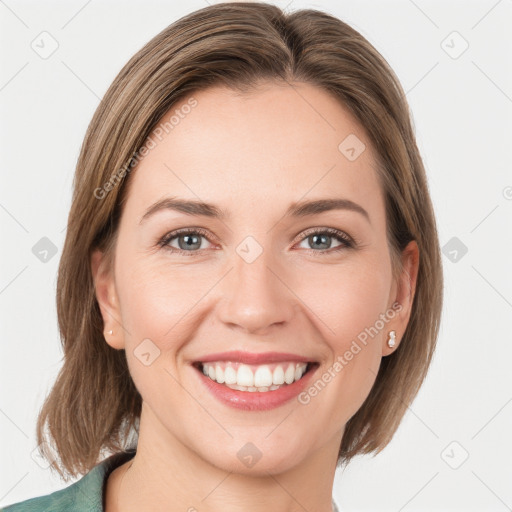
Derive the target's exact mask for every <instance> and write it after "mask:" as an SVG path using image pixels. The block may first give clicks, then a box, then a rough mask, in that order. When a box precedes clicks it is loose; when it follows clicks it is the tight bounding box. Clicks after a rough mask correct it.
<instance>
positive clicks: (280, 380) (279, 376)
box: [272, 366, 284, 384]
mask: <svg viewBox="0 0 512 512" xmlns="http://www.w3.org/2000/svg"><path fill="white" fill-rule="evenodd" d="M272 382H273V383H274V384H284V370H283V367H282V366H276V368H275V370H274V373H273V374H272Z"/></svg>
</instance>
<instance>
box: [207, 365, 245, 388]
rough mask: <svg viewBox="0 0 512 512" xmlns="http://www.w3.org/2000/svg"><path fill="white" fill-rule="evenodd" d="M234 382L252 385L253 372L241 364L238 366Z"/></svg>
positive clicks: (240, 384)
mask: <svg viewBox="0 0 512 512" xmlns="http://www.w3.org/2000/svg"><path fill="white" fill-rule="evenodd" d="M214 378H215V377H214ZM236 383H237V384H238V385H239V386H249V387H251V386H254V374H253V373H252V370H251V369H250V368H249V367H248V366H247V365H245V364H241V365H240V366H239V367H238V372H237V374H236Z"/></svg>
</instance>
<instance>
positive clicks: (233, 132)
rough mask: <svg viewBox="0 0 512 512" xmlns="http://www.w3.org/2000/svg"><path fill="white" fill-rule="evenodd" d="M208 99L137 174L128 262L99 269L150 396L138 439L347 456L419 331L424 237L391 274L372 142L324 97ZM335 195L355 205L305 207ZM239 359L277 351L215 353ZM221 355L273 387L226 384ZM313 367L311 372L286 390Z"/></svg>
mask: <svg viewBox="0 0 512 512" xmlns="http://www.w3.org/2000/svg"><path fill="white" fill-rule="evenodd" d="M193 98H194V99H195V101H193V100H191V101H189V102H188V101H187V100H185V101H183V102H181V103H180V104H177V105H176V106H175V107H173V109H172V112H169V113H168V114H167V115H166V116H165V118H164V119H162V122H161V124H160V126H161V128H160V129H157V131H155V133H154V134H153V135H152V136H151V140H148V142H147V144H146V147H147V148H148V152H147V153H146V152H144V155H145V156H144V157H143V158H142V159H141V161H140V163H139V164H138V166H137V167H136V168H135V169H134V170H132V171H131V172H132V173H133V175H132V176H130V180H133V181H132V183H131V185H130V190H129V194H128V198H127V202H126V204H125V207H124V210H123V214H122V218H121V221H120V227H119V230H120V231H119V238H118V241H117V246H116V256H115V264H114V267H113V269H112V272H111V273H106V274H105V276H104V277H101V276H100V275H99V274H97V275H96V287H97V295H98V300H99V302H100V305H101V309H102V313H103V316H104V320H105V328H106V329H110V328H112V329H113V330H114V334H113V335H112V336H109V335H107V338H108V342H109V343H110V345H111V346H113V347H114V348H116V349H125V350H126V358H127V361H128V365H129V369H130V373H131V376H132V378H133V380H134V382H135V385H136V386H137V389H138V390H139V392H140V394H141V395H142V398H143V401H144V407H143V420H142V421H143V422H144V425H145V427H144V429H142V430H141V438H142V436H145V442H146V443H149V444H151V443H153V445H154V446H159V449H165V448H162V447H165V446H167V445H169V446H170V445H171V444H173V443H174V444H175V443H176V442H179V443H180V445H181V446H184V447H186V448H187V449H189V450H191V451H192V452H194V453H195V454H197V455H198V456H199V457H200V458H201V459H203V460H205V461H208V462H209V463H211V464H214V465H215V466H217V467H220V468H223V469H225V470H228V471H235V472H244V471H245V472H252V473H255V472H265V471H268V470H270V469H272V471H283V470H286V469H289V468H292V467H294V466H296V465H298V464H301V463H305V462H306V461H308V460H312V459H311V458H312V457H314V456H315V454H319V453H322V454H323V456H328V457H329V458H331V459H332V461H335V459H336V457H337V450H338V447H339V443H340V440H341V436H342V433H343V428H344V425H345V423H346V422H347V421H348V420H349V419H350V417H351V416H352V415H354V413H355V412H356V411H357V410H358V409H359V408H360V406H361V405H362V403H363V401H364V400H365V398H366V397H367V395H368V393H369V392H370V389H371V387H372V385H373V384H374V381H375V378H376V374H377V371H378V368H379V364H380V361H381V358H382V357H383V356H385V355H388V354H390V353H391V351H392V350H391V349H389V348H388V347H387V344H386V341H387V339H388V333H389V331H390V330H392V329H394V330H396V333H397V344H398V342H399V340H400V338H401V336H402V334H403V332H404V330H405V327H406V323H407V319H408V315H409V312H410V305H411V302H412V295H413V293H414V284H415V278H416V266H417V252H415V251H416V250H417V247H416V245H415V244H414V243H413V244H412V246H410V247H412V249H411V251H409V253H407V254H406V253H404V255H406V256H407V258H405V256H404V264H405V270H404V274H403V275H402V278H401V280H398V281H397V282H394V281H393V280H392V274H391V260H390V254H389V250H388V244H387V239H386V219H385V209H384V197H383V193H382V191H381V189H380V187H379V184H378V181H377V174H376V171H375V169H374V165H375V164H374V162H375V160H374V155H373V153H372V148H371V147H370V141H369V140H368V138H367V135H366V134H365V132H364V130H363V129H362V127H361V126H360V125H359V124H358V123H357V122H356V121H355V119H354V118H353V117H352V116H351V115H350V114H349V113H348V110H346V109H345V108H344V107H343V106H341V105H340V104H339V102H338V101H337V100H335V99H334V98H333V97H331V96H330V95H328V94H327V93H326V92H324V91H323V90H321V89H319V88H316V87H315V86H312V85H306V84H296V85H295V86H294V87H293V88H292V87H290V86H280V85H276V84H270V83H267V84H265V86H264V87H262V88H260V89H259V90H258V92H254V93H251V94H244V95H242V94H239V93H235V92H233V91H232V90H230V89H225V88H221V87H216V88H210V89H208V90H205V91H201V92H199V93H196V94H194V95H193ZM185 105H189V106H190V107H186V106H185ZM184 106H185V107H184ZM176 111H177V112H176ZM171 116H174V117H173V118H172V119H171ZM165 121H169V124H168V125H167V127H166V129H162V124H163V123H165ZM169 127H172V128H171V129H170V128H169ZM166 198H167V199H169V200H170V199H172V200H173V201H180V202H182V203H184V202H189V201H191V202H194V204H196V205H197V204H199V203H201V204H202V206H182V207H175V208H173V207H171V206H172V204H171V201H169V202H168V204H167V206H168V207H162V205H163V203H160V202H161V201H163V200H165V199H166ZM328 200H330V201H332V200H336V201H339V200H344V201H346V203H345V207H344V204H343V203H339V204H338V207H332V208H329V207H324V206H325V204H326V203H324V206H322V203H318V204H317V206H316V207H314V205H313V206H309V207H308V206H306V205H308V204H310V203H311V204H312V203H314V202H317V201H328ZM157 203H160V207H157V208H153V205H155V204H157ZM206 204H208V205H210V206H205V205H206ZM333 205H334V203H331V206H333ZM347 205H348V206H347ZM327 206H329V204H327ZM148 212H149V213H148ZM185 229H187V230H190V233H181V234H177V233H176V234H172V235H169V233H171V232H174V231H176V230H185ZM198 231H200V232H199V233H198ZM326 231H327V232H326ZM166 236H167V239H165V238H164V237H166ZM409 256H410V257H409ZM99 257H100V255H99V253H96V254H95V256H94V258H93V270H94V272H95V273H96V269H97V264H98V263H99V261H100V260H99ZM411 294H412V295H411ZM397 302H398V306H397V305H396V304H397ZM394 303H395V308H393V307H392V306H393V304H394ZM395 350H396V347H395ZM229 351H241V352H243V353H244V354H242V355H245V356H247V357H249V356H251V355H260V356H262V357H261V359H260V360H258V361H256V359H246V360H244V359H243V358H242V359H241V361H242V362H244V363H247V364H244V365H242V364H241V363H240V361H238V362H237V357H236V354H228V355H215V354H218V353H221V352H229ZM269 353H273V355H274V356H275V353H278V354H283V353H286V354H288V355H284V356H281V357H280V356H279V355H278V356H275V357H273V356H272V354H269ZM238 355H240V354H238ZM206 359H208V360H210V359H213V360H214V361H210V366H211V367H212V368H216V365H215V364H214V362H215V361H218V362H219V368H220V370H217V371H216V372H215V373H214V372H213V370H209V369H208V368H206V371H207V372H209V371H212V375H213V376H214V377H215V378H216V379H218V380H220V381H222V380H229V379H232V378H233V375H235V378H238V379H240V380H239V381H237V382H238V383H242V384H244V383H245V384H246V385H248V386H249V385H250V382H251V379H253V378H256V382H253V384H255V385H257V386H266V387H267V388H269V387H270V385H271V386H273V388H272V389H269V390H268V391H264V390H262V391H260V390H256V391H248V390H246V391H241V390H232V389H231V388H229V387H228V386H227V385H226V383H225V382H224V383H215V382H214V381H213V380H212V379H211V378H210V377H209V376H205V375H204V373H203V372H202V371H201V367H200V363H201V362H202V361H205V360H206ZM299 359H302V360H303V361H305V362H311V363H312V364H309V365H308V368H309V371H307V372H306V373H305V375H304V376H303V377H302V378H301V379H299V380H298V381H297V382H295V383H293V384H286V383H284V384H279V382H282V380H283V373H284V378H288V379H294V378H296V377H297V376H296V375H294V370H295V368H296V366H297V364H300V363H299V362H298V361H299ZM249 363H257V364H249ZM265 363H268V364H265ZM313 363H314V364H313ZM290 365H292V370H290V369H289V366H290ZM228 367H229V368H230V369H229V370H228ZM280 368H281V369H282V370H281V369H280ZM299 368H300V366H299ZM248 370H250V371H248ZM228 375H229V379H228ZM269 375H270V377H269ZM245 378H247V379H248V380H247V381H246V380H244V379H245ZM269 378H271V379H273V380H272V381H271V382H272V384H268V382H269ZM275 382H278V384H276V383H275ZM285 382H286V381H285ZM237 385H238V384H237ZM276 386H279V388H277V389H274V388H275V387H276ZM288 386H289V387H288ZM242 389H246V388H242ZM139 442H140V441H139ZM251 457H252V459H251ZM249 460H253V461H254V460H256V461H257V462H256V463H254V462H252V463H251V462H248V461H249ZM253 466H254V467H253Z"/></svg>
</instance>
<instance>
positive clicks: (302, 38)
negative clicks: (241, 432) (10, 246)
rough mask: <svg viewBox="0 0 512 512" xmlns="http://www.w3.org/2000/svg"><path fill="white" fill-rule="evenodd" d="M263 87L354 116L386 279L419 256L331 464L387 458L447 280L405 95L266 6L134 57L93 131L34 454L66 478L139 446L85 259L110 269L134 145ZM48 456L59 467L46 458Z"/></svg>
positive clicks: (334, 42) (366, 52)
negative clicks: (218, 94) (214, 97)
mask: <svg viewBox="0 0 512 512" xmlns="http://www.w3.org/2000/svg"><path fill="white" fill-rule="evenodd" d="M262 80H267V81H275V82H279V83H288V84H291V83H292V82H294V81H295V82H305V83H309V84H313V85H316V86H318V87H320V88H321V89H323V90H324V91H327V92H329V93H330V94H332V95H334V97H336V98H337V99H338V100H339V101H340V103H342V104H343V105H345V106H346V107H347V108H348V109H349V110H350V112H351V113H352V114H353V116H354V117H355V118H356V119H357V120H358V121H359V122H360V123H361V125H362V126H363V127H364V129H365V130H366V132H367V135H368V137H369V140H370V142H371V144H372V145H373V148H374V149H375V154H376V155H377V160H378V165H377V169H378V176H379V180H380V184H381V186H382V189H383V191H384V194H385V205H386V223H387V237H388V244H389V248H390V254H391V256H392V265H393V276H394V277H396V276H398V275H399V272H400V271H401V267H400V262H401V260H400V255H401V251H402V250H403V249H404V248H405V246H406V245H407V243H408V242H410V241H411V240H415V241H416V242H417V244H418V247H419V253H420V262H419V269H418V275H417V282H416V291H415V296H414V301H413V304H412V309H411V315H410V319H409V322H408V325H407V329H406V331H405V333H404V334H403V338H402V339H401V343H400V345H399V346H398V348H397V350H396V351H395V352H394V353H392V354H391V355H389V356H387V357H384V358H383V359H382V363H381V366H380V369H379V372H378V375H377V377H376V381H375V383H374V386H373V388H372V389H371V391H370V394H369V395H368V397H367V398H366V400H365V401H364V403H363V404H362V406H361V407H360V409H359V410H358V411H357V412H356V413H355V414H354V415H353V416H352V417H351V418H350V420H349V421H348V423H347V424H346V427H345V432H344V435H343V439H342V443H341V446H340V449H339V456H338V462H339V464H342V463H343V464H347V463H348V461H350V459H351V458H352V457H354V456H355V455H357V454H364V453H372V452H374V453H378V452H379V451H381V450H382V449H383V448H384V447H385V446H386V445H387V444H388V443H389V441H390V440H391V439H392V437H393V435H394V433H395V431H396V430H397V428H398V426H399V424H400V422H401V420H402V417H403V415H404V413H405V411H406V409H407V407H408V405H410V404H411V402H412V401H413V399H414V398H415V396H416V394H417V392H418V390H419V388H420V386H421V384H422V382H423V380H424V378H425V376H426V374H427V370H428V368H429V365H430V362H431V359H432V356H433V352H434V348H435V344H436V339H437V336H438V330H439V323H440V317H441V310H442V288H443V276H442V265H441V257H440V250H439V242H438V235H437V228H436V223H435V217H434V212H433V208H432V204H431V199H430V196H429V191H428V185H427V181H426V176H425V170H424V167H423V164H422V161H421V157H420V154H419V151H418V148H417V145H416V141H415V136H414V132H413V128H412V123H411V119H410V114H409V110H408V105H407V101H406V98H405V94H404V92H403V89H402V88H401V86H400V84H399V82H398V79H397V78H396V76H395V74H394V73H393V71H392V70H391V69H390V67H389V65H388V64H387V62H386V61H385V60H384V58H383V57H382V56H381V55H380V54H379V53H378V52H377V50H376V49H375V48H374V47H373V46H372V45H371V44H370V43H369V42H368V41H367V40H366V39H365V38H364V37H363V36H362V35H361V34H359V33H358V32H357V31H355V30H354V29H353V28H351V27H350V26H349V25H347V24H346V23H344V22H343V21H341V20H339V19H337V18H335V17H333V16H331V15H329V14H326V13H323V12H320V11H317V10H312V9H307V10H298V11H295V12H291V13H285V12H283V11H282V10H281V9H279V8H278V7H276V6H273V5H269V4H265V3H242V2H233V3H231V2H230V3H220V4H216V5H212V6H209V7H206V8H204V9H200V10H198V11H195V12H193V13H191V14H189V15H187V16H185V17H183V18H181V19H179V20H178V21H176V22H174V23H172V24H171V25H169V26H168V27H167V28H165V29H164V30H163V31H162V32H161V33H159V34H158V35H157V36H155V37H154V38H153V39H152V40H150V41H149V42H148V43H147V44H146V45H145V46H144V47H143V48H142V49H141V50H140V51H139V52H137V53H136V54H135V55H134V56H133V57H132V58H131V59H130V60H129V61H128V63H127V64H126V65H125V66H124V67H123V69H122V70H121V71H120V72H119V74H118V75H117V77H116V78H115V80H114V82H113V83H112V85H111V86H110V87H109V89H108V91H107V92H106V94H105V96H104V97H103V99H102V101H101V102H100V104H99V106H98V108H97V110H96V112H95V113H94V116H93V118H92V120H91V123H90V124H89V127H88V129H87V132H86V135H85V139H84V142H83V145H82V147H81V151H80V155H79V158H78V162H77V166H76V173H75V176H74V181H73V197H72V205H71V209H70V213H69V218H68V225H67V233H66V240H65V243H64V248H63V251H62V256H61V259H60V265H59V270H58V280H57V298H56V299H57V314H58V321H59V329H60V336H61V340H62V345H63V351H64V363H63V366H62V368H61V370H60V373H59V375H58V377H57V379H56V382H55V384H54V386H53V388H52V390H51V392H50V394H49V395H48V397H47V398H46V400H45V402H44V404H43V406H42V408H41V410H40V413H39V417H38V422H37V440H38V443H39V444H40V450H41V453H42V455H43V456H44V457H45V458H47V459H48V460H50V461H51V462H52V464H51V467H52V468H53V469H55V470H56V471H57V472H58V473H59V474H60V476H61V477H63V478H66V474H65V473H66V472H67V473H68V474H69V475H71V476H73V477H75V476H77V474H85V473H86V472H88V471H89V470H90V469H91V468H92V467H93V466H94V465H96V464H97V463H98V462H99V460H100V459H101V456H102V452H114V453H115V452H117V451H120V450H123V449H125V448H126V445H127V442H128V441H127V440H128V438H129V436H130V435H134V434H135V433H136V434H137V435H138V421H139V418H140V413H141V406H142V398H141V396H140V394H139V392H138V391H137V389H136V387H135V385H134V383H133V380H132V378H131V376H130V373H129V370H128V365H127V361H126V354H125V352H124V351H123V350H115V349H113V348H112V347H110V346H109V345H108V344H107V343H106V341H105V339H104V335H103V329H104V325H103V319H102V316H101V312H100V309H99V305H98V302H97V300H96V294H95V287H94V282H93V276H92V269H91V255H92V252H93V251H94V250H95V249H100V250H102V251H104V252H105V255H106V257H107V259H108V261H110V262H112V258H113V254H114V249H115V242H116V236H117V233H118V227H119V219H120V216H121V213H122V206H123V204H124V201H125V200H126V197H127V191H128V189H127V182H128V183H130V179H129V178H130V176H131V173H130V172H131V170H132V167H134V165H135V164H136V161H137V154H138V150H139V148H141V147H142V146H143V144H144V143H145V141H146V140H147V137H148V136H149V135H150V134H151V132H152V130H153V129H154V128H155V126H156V125H157V123H158V122H159V120H160V119H161V118H162V117H163V115H164V114H166V113H167V112H168V111H169V109H170V108H171V107H172V106H173V105H174V104H176V103H177V102H178V101H180V100H183V99H186V98H187V97H189V96H190V95H191V94H193V92H194V91H199V90H203V89H206V88H208V87H209V86H213V85H225V86H228V87H230V88H231V89H234V90H239V91H242V92H244V91H248V90H251V88H254V87H255V84H258V83H260V82H261V81H262ZM340 142H341V141H340ZM134 172H135V171H134ZM46 427H47V428H48V429H47V430H46ZM53 447H54V448H53ZM52 451H56V454H55V455H58V459H60V460H55V461H53V456H54V454H52Z"/></svg>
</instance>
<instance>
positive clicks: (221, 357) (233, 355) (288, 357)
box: [196, 350, 314, 364]
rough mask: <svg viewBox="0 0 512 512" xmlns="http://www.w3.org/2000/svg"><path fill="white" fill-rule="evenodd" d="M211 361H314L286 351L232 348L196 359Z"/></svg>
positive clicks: (250, 362)
mask: <svg viewBox="0 0 512 512" xmlns="http://www.w3.org/2000/svg"><path fill="white" fill-rule="evenodd" d="M213 361H233V362H235V363H245V364H263V363H277V362H279V361H297V362H302V363H309V362H314V361H313V360H312V359H311V358H307V357H304V356H299V355H297V354H291V353H286V352H260V353H255V352H243V351H241V350H232V351H229V352H217V353H215V354H208V355H205V356H203V357H200V358H198V359H196V362H198V363H209V362H213Z"/></svg>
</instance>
